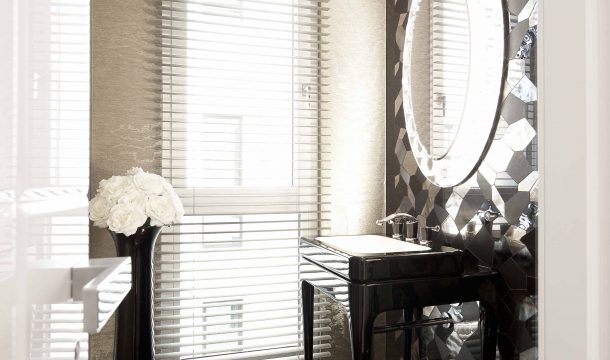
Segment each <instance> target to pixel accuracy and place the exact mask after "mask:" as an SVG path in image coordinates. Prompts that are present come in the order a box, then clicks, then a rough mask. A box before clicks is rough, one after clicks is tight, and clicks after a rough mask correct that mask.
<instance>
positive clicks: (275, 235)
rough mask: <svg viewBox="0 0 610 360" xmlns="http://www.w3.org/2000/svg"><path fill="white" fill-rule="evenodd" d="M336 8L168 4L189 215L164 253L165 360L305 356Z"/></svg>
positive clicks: (175, 155)
mask: <svg viewBox="0 0 610 360" xmlns="http://www.w3.org/2000/svg"><path fill="white" fill-rule="evenodd" d="M322 3H323V2H320V1H312V0H161V1H160V11H159V14H160V28H161V31H160V33H159V34H160V35H159V36H160V43H161V58H162V61H161V65H162V85H163V88H162V107H161V112H162V145H161V148H162V174H163V176H165V177H166V178H167V179H168V180H170V181H171V182H172V184H173V185H174V187H175V188H176V189H177V191H178V192H179V195H180V197H181V199H182V201H183V202H184V205H185V210H186V216H185V217H184V219H183V222H182V223H181V224H180V225H177V226H173V227H172V228H170V229H168V230H165V231H164V232H163V235H162V238H161V239H160V243H159V246H158V247H157V256H156V262H155V269H156V271H155V319H154V320H155V331H156V333H155V334H156V335H155V342H156V346H155V347H156V353H157V358H158V359H195V358H206V359H207V358H211V359H224V360H228V359H261V360H262V359H297V358H301V357H302V355H301V341H302V336H301V323H302V322H301V317H300V305H299V304H300V302H299V273H298V263H299V252H298V239H299V237H301V236H306V235H314V234H318V233H320V232H323V231H324V230H325V229H326V228H328V225H329V224H328V220H327V217H326V215H327V213H328V205H329V204H328V185H327V181H326V179H327V173H326V170H327V169H326V168H327V167H328V166H327V164H328V154H327V152H328V148H327V146H326V142H327V140H328V134H329V131H328V129H327V127H326V126H325V125H324V120H325V119H324V115H323V111H322V110H321V103H322V102H323V101H324V100H323V99H324V94H323V93H322V90H321V89H323V88H324V79H323V78H322V76H321V75H320V72H321V70H322V68H323V66H324V65H323V64H324V51H323V49H322V47H323V45H324V40H323V39H324V31H325V19H326V17H325V15H324V12H325V10H327V9H326V8H325V7H324V6H323V4H322ZM325 313H326V310H325V309H324V306H323V305H322V304H319V305H317V307H316V314H317V315H318V316H317V320H316V326H317V330H316V332H315V335H316V345H315V347H316V349H317V354H316V358H322V357H329V356H330V352H329V345H328V343H327V340H328V339H329V337H330V336H329V333H328V331H329V328H328V327H327V324H328V321H329V320H327V319H324V318H323V315H324V314H325Z"/></svg>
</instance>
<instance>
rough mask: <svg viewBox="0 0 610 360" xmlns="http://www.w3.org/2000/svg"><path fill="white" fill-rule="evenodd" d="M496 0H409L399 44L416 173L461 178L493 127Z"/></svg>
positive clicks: (500, 66) (499, 26) (498, 45)
mask: <svg viewBox="0 0 610 360" xmlns="http://www.w3.org/2000/svg"><path fill="white" fill-rule="evenodd" d="M506 26H507V24H506V21H505V18H504V12H503V8H502V0H412V2H411V8H410V12H409V17H408V20H407V28H406V36H405V44H404V45H405V46H404V52H403V75H402V84H403V107H404V113H405V123H406V130H407V136H408V138H409V142H410V144H411V150H412V151H413V155H414V156H415V159H416V161H417V164H418V165H419V168H420V169H421V171H422V173H423V174H424V175H425V176H426V177H427V178H428V179H429V180H430V181H431V182H432V183H434V184H436V185H438V186H440V187H451V186H455V185H458V184H460V183H462V182H463V181H465V180H467V179H468V177H470V175H472V174H473V173H474V172H475V171H476V169H477V167H478V165H479V164H480V162H481V160H482V159H483V157H484V156H485V153H486V151H487V148H488V145H489V144H490V142H491V138H492V137H493V132H494V131H495V128H496V124H497V120H498V114H497V112H498V111H497V109H498V106H499V102H500V98H501V93H502V84H503V76H504V68H505V59H504V52H505V41H504V38H505V35H506V32H507V30H506Z"/></svg>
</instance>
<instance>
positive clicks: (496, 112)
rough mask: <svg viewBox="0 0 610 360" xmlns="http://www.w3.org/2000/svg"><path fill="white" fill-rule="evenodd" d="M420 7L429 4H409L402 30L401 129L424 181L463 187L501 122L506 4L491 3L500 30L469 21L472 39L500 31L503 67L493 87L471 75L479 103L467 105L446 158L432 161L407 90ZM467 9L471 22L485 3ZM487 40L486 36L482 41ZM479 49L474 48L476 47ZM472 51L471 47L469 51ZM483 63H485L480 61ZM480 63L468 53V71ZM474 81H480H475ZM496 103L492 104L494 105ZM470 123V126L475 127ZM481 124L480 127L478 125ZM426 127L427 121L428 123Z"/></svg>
mask: <svg viewBox="0 0 610 360" xmlns="http://www.w3.org/2000/svg"><path fill="white" fill-rule="evenodd" d="M423 1H431V0H412V2H411V7H410V10H409V17H408V20H407V26H406V36H405V42H404V52H403V72H402V84H403V90H402V95H403V109H404V115H405V125H406V126H405V127H406V130H407V137H408V139H409V142H410V144H411V149H412V151H413V155H414V157H415V160H416V162H417V164H418V166H419V168H420V170H421V171H422V173H423V174H424V176H426V178H427V179H428V180H430V182H432V183H433V184H435V185H437V186H439V187H444V188H447V187H453V186H456V185H459V184H461V183H463V182H464V181H466V180H467V179H468V178H470V176H471V175H472V174H474V173H475V172H476V170H477V169H478V167H479V165H480V163H481V161H482V160H483V159H484V158H485V155H486V153H487V150H488V149H489V146H490V145H491V142H492V140H493V134H494V132H495V129H496V127H497V124H498V120H499V117H500V105H501V102H502V98H503V92H504V90H505V89H504V83H505V79H506V76H507V65H508V61H507V59H506V54H507V42H506V37H507V34H508V19H507V15H506V11H505V8H506V7H505V1H503V0H494V1H497V4H498V16H499V17H501V19H502V24H501V27H496V28H495V29H491V30H490V29H489V28H488V27H485V25H487V22H485V21H483V22H476V21H475V22H473V21H470V34H471V36H473V35H474V36H481V35H483V34H489V33H490V31H501V34H500V33H499V34H497V35H496V37H495V38H499V39H502V44H501V45H500V46H498V49H501V51H502V55H501V61H500V62H499V64H497V66H498V68H496V69H495V71H496V72H497V75H498V76H496V77H495V79H494V80H493V81H489V80H488V78H485V79H482V77H480V76H474V75H473V72H472V71H471V72H470V77H469V80H470V82H471V83H475V85H480V86H482V87H480V86H479V87H477V86H472V85H471V84H470V85H469V86H468V95H467V96H468V97H467V99H468V98H472V97H476V96H478V97H482V98H483V101H475V102H472V101H471V102H470V103H469V102H468V101H467V102H466V104H465V106H464V114H463V117H462V122H461V124H460V128H459V130H458V132H457V134H456V136H455V139H454V140H453V144H452V146H451V148H450V149H449V151H448V152H447V154H446V155H445V156H443V157H440V158H434V157H432V156H431V155H430V154H429V153H428V150H427V149H426V146H424V144H423V143H422V141H421V139H420V136H419V134H418V133H417V128H416V119H415V116H414V112H413V99H412V92H411V88H410V84H411V59H412V52H413V48H412V44H413V39H414V30H415V23H416V18H417V13H418V11H419V9H420V7H421V4H422V2H423ZM465 1H466V3H467V6H468V13H469V15H470V17H471V18H473V17H474V16H473V15H476V14H477V11H479V10H480V9H481V5H482V3H483V2H485V3H488V2H489V0H465ZM483 36H486V35H483ZM477 44H480V41H479V42H478V43H475V45H477ZM472 47H473V46H472V45H471V48H472ZM483 59H487V57H483ZM481 63H482V62H481V58H480V57H478V56H476V55H473V53H472V52H471V53H470V69H473V68H474V69H479V68H481ZM477 80H478V81H477ZM494 100H495V101H494ZM481 113H483V114H489V116H488V117H485V116H483V117H480V116H479V117H478V118H477V115H478V114H481ZM473 120H474V121H473ZM477 120H479V121H477ZM428 121H429V120H428Z"/></svg>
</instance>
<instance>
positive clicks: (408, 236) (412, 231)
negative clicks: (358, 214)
mask: <svg viewBox="0 0 610 360" xmlns="http://www.w3.org/2000/svg"><path fill="white" fill-rule="evenodd" d="M385 223H388V224H392V238H393V239H396V240H401V241H405V240H408V241H410V242H415V241H416V240H417V230H418V226H417V218H416V217H414V216H413V215H409V214H407V213H394V214H392V215H388V216H386V217H384V218H383V219H380V220H377V221H375V224H377V225H378V226H383V225H384V224H385Z"/></svg>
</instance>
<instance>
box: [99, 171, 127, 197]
mask: <svg viewBox="0 0 610 360" xmlns="http://www.w3.org/2000/svg"><path fill="white" fill-rule="evenodd" d="M132 189H133V184H132V182H131V179H130V178H129V177H127V176H112V177H111V178H110V179H107V180H102V181H100V188H99V189H98V190H97V191H98V193H99V194H100V195H101V196H103V197H105V198H106V199H108V201H110V202H114V201H117V200H118V199H119V198H120V197H121V196H123V194H125V193H126V192H128V191H131V190H132Z"/></svg>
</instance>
